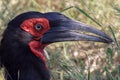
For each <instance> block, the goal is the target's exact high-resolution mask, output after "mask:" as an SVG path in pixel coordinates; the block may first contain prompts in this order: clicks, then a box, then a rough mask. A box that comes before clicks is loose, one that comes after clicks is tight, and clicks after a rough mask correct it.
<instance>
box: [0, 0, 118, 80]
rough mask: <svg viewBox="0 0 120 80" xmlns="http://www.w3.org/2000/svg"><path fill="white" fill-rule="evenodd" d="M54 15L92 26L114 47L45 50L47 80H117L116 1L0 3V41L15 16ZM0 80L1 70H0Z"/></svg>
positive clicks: (19, 0) (75, 44) (58, 45)
mask: <svg viewBox="0 0 120 80" xmlns="http://www.w3.org/2000/svg"><path fill="white" fill-rule="evenodd" d="M28 11H39V12H42V13H45V12H51V11H57V12H60V13H62V14H64V15H66V16H68V17H70V18H72V19H74V20H78V21H80V22H84V23H86V24H88V25H92V26H94V27H96V28H97V29H99V30H101V31H103V32H105V33H107V34H108V35H110V36H111V37H112V38H113V39H114V41H115V43H114V44H110V45H108V44H103V43H97V42H96V43H94V42H87V41H82V42H60V43H54V44H51V45H49V46H48V47H46V49H45V52H46V56H47V62H48V65H49V68H50V70H51V74H52V76H51V80H120V58H119V57H120V0H0V39H1V38H2V33H3V31H4V29H5V28H6V27H7V23H8V22H9V21H10V20H11V19H13V18H14V17H15V16H16V15H18V14H20V13H23V12H28ZM0 80H5V79H4V68H0Z"/></svg>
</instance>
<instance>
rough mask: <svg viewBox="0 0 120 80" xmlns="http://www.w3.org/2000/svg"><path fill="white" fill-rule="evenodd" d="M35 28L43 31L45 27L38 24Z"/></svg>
mask: <svg viewBox="0 0 120 80" xmlns="http://www.w3.org/2000/svg"><path fill="white" fill-rule="evenodd" d="M34 27H35V29H36V30H37V31H41V30H42V29H43V26H42V25H40V24H36V25H35V26H34Z"/></svg>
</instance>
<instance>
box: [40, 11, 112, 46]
mask: <svg viewBox="0 0 120 80" xmlns="http://www.w3.org/2000/svg"><path fill="white" fill-rule="evenodd" d="M45 17H46V18H47V19H48V20H49V21H50V26H51V29H50V30H49V31H48V32H46V33H45V34H44V35H43V38H42V43H43V44H48V43H54V42H62V41H95V42H103V43H111V42H113V40H112V38H110V37H109V36H108V35H107V34H105V33H104V32H101V31H99V30H97V29H95V28H93V27H91V26H88V25H86V24H84V23H80V22H77V21H74V20H71V19H70V18H68V17H66V16H64V15H62V14H60V13H57V12H50V13H46V14H45ZM86 32H87V34H85V33H86ZM88 32H89V33H92V34H89V33H88Z"/></svg>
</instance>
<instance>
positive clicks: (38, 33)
mask: <svg viewBox="0 0 120 80" xmlns="http://www.w3.org/2000/svg"><path fill="white" fill-rule="evenodd" d="M36 24H40V25H41V26H42V30H36V28H35V25H36ZM20 27H21V28H22V29H23V30H24V31H26V32H28V33H30V34H31V35H33V36H34V37H36V38H35V39H34V40H32V41H31V42H29V47H30V49H31V51H32V52H33V53H34V54H35V55H36V56H37V57H39V58H40V59H41V60H42V61H43V62H44V63H45V65H46V58H45V55H44V51H43V49H44V47H45V46H46V45H42V44H41V43H40V39H41V38H42V35H43V34H44V33H45V32H47V31H48V30H49V29H50V25H49V21H48V20H47V19H46V18H32V19H28V20H25V21H23V23H22V24H21V25H20ZM38 40H39V41H38Z"/></svg>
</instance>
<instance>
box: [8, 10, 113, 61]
mask: <svg viewBox="0 0 120 80" xmlns="http://www.w3.org/2000/svg"><path fill="white" fill-rule="evenodd" d="M10 27H11V28H14V30H16V31H17V29H15V28H20V29H21V30H22V31H23V32H26V33H24V37H23V39H20V40H23V41H24V42H26V43H27V44H28V45H29V47H30V49H31V51H32V52H33V53H34V54H35V55H36V56H38V57H39V58H40V59H42V60H43V61H45V57H44V55H43V54H41V53H43V48H44V47H45V46H47V45H48V44H50V43H54V42H62V41H95V42H103V43H111V42H113V40H112V39H111V38H110V37H109V36H108V35H107V34H105V33H104V32H101V31H99V30H98V29H95V28H94V27H92V26H89V25H86V24H84V23H81V22H78V21H75V20H72V19H70V18H68V17H66V16H65V15H63V14H60V13H58V12H48V13H39V12H27V13H23V14H20V15H18V16H17V17H15V18H14V19H13V20H12V21H10V22H9V24H8V28H10ZM6 32H7V31H6ZM85 32H89V33H93V34H94V35H89V34H85ZM21 34H23V33H21ZM25 34H26V36H25ZM28 34H29V36H28ZM11 37H12V36H11ZM20 38H21V37H20ZM28 39H29V40H28ZM25 40H26V41H25ZM40 52H41V53H40Z"/></svg>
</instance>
